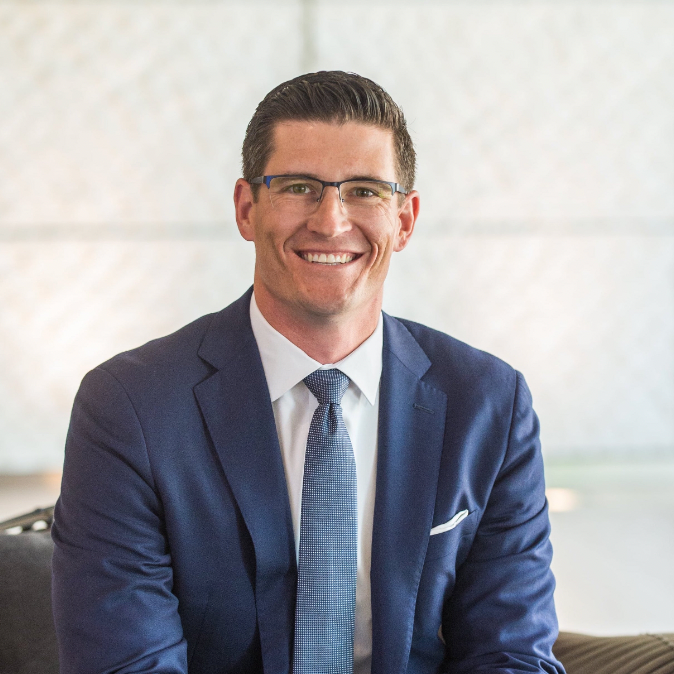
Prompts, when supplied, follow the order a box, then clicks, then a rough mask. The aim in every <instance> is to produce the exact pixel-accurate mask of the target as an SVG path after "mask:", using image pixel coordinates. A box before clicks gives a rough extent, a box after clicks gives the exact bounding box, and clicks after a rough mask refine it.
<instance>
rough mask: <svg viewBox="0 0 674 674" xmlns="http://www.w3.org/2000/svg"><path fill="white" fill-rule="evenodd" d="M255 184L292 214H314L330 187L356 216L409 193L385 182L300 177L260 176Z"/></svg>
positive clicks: (366, 214) (253, 181)
mask: <svg viewBox="0 0 674 674" xmlns="http://www.w3.org/2000/svg"><path fill="white" fill-rule="evenodd" d="M250 182H251V184H253V185H266V186H267V189H268V191H269V198H270V200H271V203H272V206H273V207H274V208H275V209H278V210H280V211H284V212H285V213H288V214H289V215H310V214H311V213H313V212H314V211H316V210H317V209H318V206H319V204H320V202H321V199H322V198H323V191H324V190H325V188H326V187H336V188H337V193H338V194H339V199H340V202H341V203H342V205H343V206H344V209H345V210H346V211H347V212H348V213H351V214H352V215H358V214H362V215H364V216H370V217H371V216H372V215H374V214H376V213H377V211H378V210H379V211H382V210H383V208H384V207H385V206H388V204H389V203H390V202H391V200H392V199H393V195H394V194H395V193H396V192H400V194H407V191H406V190H404V189H403V188H402V186H401V185H400V184H399V183H389V182H387V181H385V180H342V181H341V182H326V181H325V180H318V178H307V177H306V176H297V175H279V176H259V177H257V178H253V179H252V180H251V181H250Z"/></svg>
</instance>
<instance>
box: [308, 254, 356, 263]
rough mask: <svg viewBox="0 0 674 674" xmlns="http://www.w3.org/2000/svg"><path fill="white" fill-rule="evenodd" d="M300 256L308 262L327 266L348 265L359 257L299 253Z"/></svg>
mask: <svg viewBox="0 0 674 674" xmlns="http://www.w3.org/2000/svg"><path fill="white" fill-rule="evenodd" d="M299 255H300V257H301V258H302V259H303V260H306V261H307V262H312V263H314V264H327V265H338V264H347V263H348V262H351V261H352V260H353V259H354V258H355V257H358V256H357V255H354V254H353V253H299Z"/></svg>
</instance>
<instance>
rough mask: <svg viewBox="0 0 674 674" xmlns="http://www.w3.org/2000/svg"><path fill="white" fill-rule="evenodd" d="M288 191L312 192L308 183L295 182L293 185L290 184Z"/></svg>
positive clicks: (297, 192) (291, 192) (294, 192)
mask: <svg viewBox="0 0 674 674" xmlns="http://www.w3.org/2000/svg"><path fill="white" fill-rule="evenodd" d="M285 191H286V192H289V193H290V194H300V195H301V194H310V193H311V191H312V190H311V187H310V186H309V185H307V184H306V183H293V184H292V185H288V187H286V189H285Z"/></svg>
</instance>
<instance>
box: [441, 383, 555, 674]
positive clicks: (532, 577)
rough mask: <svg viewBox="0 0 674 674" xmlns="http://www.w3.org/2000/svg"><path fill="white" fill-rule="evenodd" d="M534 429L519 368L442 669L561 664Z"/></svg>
mask: <svg viewBox="0 0 674 674" xmlns="http://www.w3.org/2000/svg"><path fill="white" fill-rule="evenodd" d="M538 430H539V426H538V419H537V417H536V414H535V413H534V411H533V408H532V406H531V394H530V393H529V389H528V388H527V385H526V383H525V381H524V378H523V377H522V375H521V374H520V373H519V372H518V373H517V379H516V388H515V394H514V402H513V411H512V419H511V424H510V432H509V436H508V443H507V449H506V452H505V457H504V460H503V463H502V465H501V468H500V470H499V473H498V476H497V478H496V480H495V482H494V485H493V488H492V491H491V494H490V497H489V500H488V502H487V506H486V508H485V511H484V514H483V517H482V520H481V522H480V525H479V527H478V530H477V533H476V535H475V539H474V541H473V544H472V547H471V549H470V552H469V553H468V557H467V558H466V561H465V562H464V564H463V565H462V566H461V567H460V568H459V570H458V573H457V578H456V585H455V588H454V592H453V593H452V595H451V597H450V599H449V600H448V601H447V602H446V604H445V607H444V610H443V633H444V634H445V635H446V640H447V649H446V653H447V659H446V662H445V664H446V672H447V673H448V674H468V673H469V672H470V673H471V674H472V673H478V672H480V673H485V674H486V673H487V672H489V673H490V674H497V673H498V674H516V673H523V672H545V673H546V674H563V672H564V668H563V667H562V665H561V664H560V663H559V662H558V661H557V660H556V659H555V657H554V656H553V654H552V645H553V643H554V641H555V638H556V636H557V632H558V627H557V618H556V614H555V607H554V602H553V591H554V588H555V580H554V577H553V575H552V571H551V570H550V561H551V559H552V547H551V545H550V541H549V538H548V537H549V534H550V523H549V519H548V508H547V501H546V498H545V483H544V477H543V460H542V456H541V451H540V442H539V439H538Z"/></svg>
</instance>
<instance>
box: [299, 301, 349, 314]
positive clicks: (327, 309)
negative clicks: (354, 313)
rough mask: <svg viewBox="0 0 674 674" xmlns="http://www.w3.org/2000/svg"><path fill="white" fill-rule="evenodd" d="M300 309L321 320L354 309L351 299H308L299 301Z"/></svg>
mask: <svg viewBox="0 0 674 674" xmlns="http://www.w3.org/2000/svg"><path fill="white" fill-rule="evenodd" d="M300 305H301V306H302V309H304V311H306V312H307V313H310V314H314V315H316V316H320V317H323V318H328V317H330V316H339V315H341V314H345V313H348V312H349V311H351V310H352V309H353V308H354V305H355V303H354V301H353V298H352V297H325V296H322V297H310V298H304V299H303V300H301V301H300Z"/></svg>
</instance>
